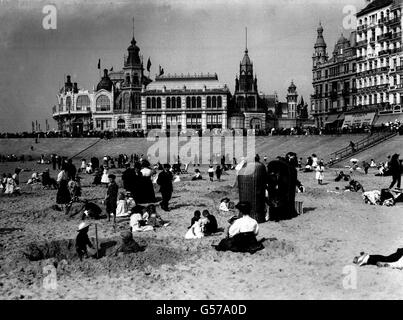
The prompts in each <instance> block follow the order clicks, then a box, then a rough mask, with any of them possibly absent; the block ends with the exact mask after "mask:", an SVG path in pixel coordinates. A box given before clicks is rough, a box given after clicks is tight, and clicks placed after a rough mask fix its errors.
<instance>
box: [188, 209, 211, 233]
mask: <svg viewBox="0 0 403 320" xmlns="http://www.w3.org/2000/svg"><path fill="white" fill-rule="evenodd" d="M201 215H203V218H202V217H201ZM188 229H189V230H188V231H187V232H186V235H185V239H200V238H203V237H204V236H208V235H211V234H213V233H216V232H218V231H219V230H218V223H217V219H216V218H215V217H214V216H213V215H212V214H210V212H209V211H208V210H203V214H201V213H200V211H199V210H196V211H195V212H194V216H193V218H192V220H191V222H190V227H188Z"/></svg>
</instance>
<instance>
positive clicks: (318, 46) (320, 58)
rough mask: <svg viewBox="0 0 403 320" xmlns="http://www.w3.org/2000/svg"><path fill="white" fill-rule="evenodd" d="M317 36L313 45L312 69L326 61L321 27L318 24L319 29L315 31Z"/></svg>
mask: <svg viewBox="0 0 403 320" xmlns="http://www.w3.org/2000/svg"><path fill="white" fill-rule="evenodd" d="M317 32H318V36H317V38H316V43H315V45H314V48H315V52H314V54H313V56H312V60H313V67H314V68H316V66H317V65H318V64H321V63H324V62H326V61H327V53H326V47H327V46H326V42H325V39H324V38H323V27H322V24H321V23H320V22H319V27H318V29H317Z"/></svg>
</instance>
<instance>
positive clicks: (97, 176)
mask: <svg viewBox="0 0 403 320" xmlns="http://www.w3.org/2000/svg"><path fill="white" fill-rule="evenodd" d="M101 180H102V171H101V169H99V168H96V169H95V175H94V180H93V181H92V184H94V185H96V186H98V185H100V184H101Z"/></svg>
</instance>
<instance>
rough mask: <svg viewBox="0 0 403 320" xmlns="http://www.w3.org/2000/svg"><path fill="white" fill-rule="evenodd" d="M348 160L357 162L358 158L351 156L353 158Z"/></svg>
mask: <svg viewBox="0 0 403 320" xmlns="http://www.w3.org/2000/svg"><path fill="white" fill-rule="evenodd" d="M350 162H358V159H356V158H353V159H351V160H350Z"/></svg>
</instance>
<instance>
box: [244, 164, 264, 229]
mask: <svg viewBox="0 0 403 320" xmlns="http://www.w3.org/2000/svg"><path fill="white" fill-rule="evenodd" d="M237 182H238V191H239V201H248V202H249V203H250V204H251V206H252V210H251V215H250V216H251V217H252V218H254V219H255V220H256V221H257V222H264V221H265V217H266V201H265V200H266V198H265V195H266V183H267V174H266V168H265V166H264V165H263V164H262V163H260V162H248V163H247V164H246V165H245V166H244V167H243V168H241V169H240V170H239V172H238V176H237Z"/></svg>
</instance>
